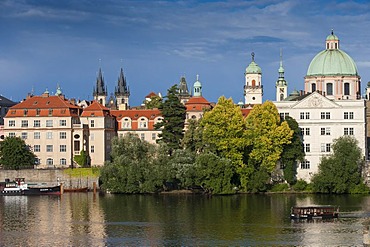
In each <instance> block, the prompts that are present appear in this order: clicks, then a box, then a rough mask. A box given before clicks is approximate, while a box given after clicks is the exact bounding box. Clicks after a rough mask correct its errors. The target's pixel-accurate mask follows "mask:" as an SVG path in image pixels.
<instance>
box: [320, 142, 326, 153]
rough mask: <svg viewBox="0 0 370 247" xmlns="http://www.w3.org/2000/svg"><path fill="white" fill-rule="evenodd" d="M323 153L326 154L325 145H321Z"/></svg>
mask: <svg viewBox="0 0 370 247" xmlns="http://www.w3.org/2000/svg"><path fill="white" fill-rule="evenodd" d="M321 152H322V153H324V152H325V143H321Z"/></svg>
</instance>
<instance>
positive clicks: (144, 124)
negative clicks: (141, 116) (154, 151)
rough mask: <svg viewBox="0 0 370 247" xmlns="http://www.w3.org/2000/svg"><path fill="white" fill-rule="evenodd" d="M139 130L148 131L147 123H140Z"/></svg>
mask: <svg viewBox="0 0 370 247" xmlns="http://www.w3.org/2000/svg"><path fill="white" fill-rule="evenodd" d="M139 128H141V129H146V128H147V123H146V122H140V123H139Z"/></svg>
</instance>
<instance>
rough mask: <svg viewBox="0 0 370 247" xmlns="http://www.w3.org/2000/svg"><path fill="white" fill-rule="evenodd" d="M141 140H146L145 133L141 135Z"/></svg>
mask: <svg viewBox="0 0 370 247" xmlns="http://www.w3.org/2000/svg"><path fill="white" fill-rule="evenodd" d="M140 139H141V140H143V141H144V140H145V134H144V133H141V134H140Z"/></svg>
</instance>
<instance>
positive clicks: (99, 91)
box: [93, 68, 107, 96]
mask: <svg viewBox="0 0 370 247" xmlns="http://www.w3.org/2000/svg"><path fill="white" fill-rule="evenodd" d="M93 94H94V96H95V95H103V96H106V95H107V90H106V87H105V85H104V78H103V74H102V72H101V68H99V73H98V76H97V77H96V86H95V87H94V91H93Z"/></svg>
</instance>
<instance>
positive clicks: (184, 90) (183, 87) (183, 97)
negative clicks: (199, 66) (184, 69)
mask: <svg viewBox="0 0 370 247" xmlns="http://www.w3.org/2000/svg"><path fill="white" fill-rule="evenodd" d="M190 96H191V95H190V93H189V90H188V84H187V82H186V79H185V76H181V78H180V83H179V97H180V101H181V103H183V104H185V103H186V102H187V101H188V100H189V99H190Z"/></svg>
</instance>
